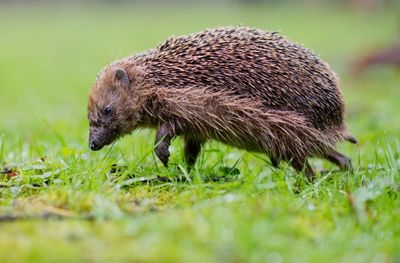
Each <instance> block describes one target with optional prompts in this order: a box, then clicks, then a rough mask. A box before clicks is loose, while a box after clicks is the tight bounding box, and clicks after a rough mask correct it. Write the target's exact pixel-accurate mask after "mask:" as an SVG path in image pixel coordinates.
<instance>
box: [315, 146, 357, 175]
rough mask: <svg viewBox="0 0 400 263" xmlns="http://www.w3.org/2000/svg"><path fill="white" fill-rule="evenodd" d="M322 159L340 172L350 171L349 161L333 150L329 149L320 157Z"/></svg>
mask: <svg viewBox="0 0 400 263" xmlns="http://www.w3.org/2000/svg"><path fill="white" fill-rule="evenodd" d="M322 158H324V159H326V160H328V161H330V162H331V163H333V164H335V165H337V166H338V167H339V168H340V170H342V171H351V170H353V166H352V164H351V159H350V158H349V157H347V156H346V155H344V154H342V153H340V152H338V151H336V150H335V149H333V148H329V149H328V151H327V152H326V153H325V154H324V155H323V156H322Z"/></svg>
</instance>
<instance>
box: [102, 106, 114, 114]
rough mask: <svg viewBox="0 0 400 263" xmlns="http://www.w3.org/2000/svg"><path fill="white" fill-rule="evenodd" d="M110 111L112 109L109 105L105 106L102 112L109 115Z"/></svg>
mask: <svg viewBox="0 0 400 263" xmlns="http://www.w3.org/2000/svg"><path fill="white" fill-rule="evenodd" d="M112 112H113V110H112V108H111V107H106V108H105V109H104V114H105V115H106V116H108V115H110V114H111V113H112Z"/></svg>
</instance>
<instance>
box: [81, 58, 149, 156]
mask: <svg viewBox="0 0 400 263" xmlns="http://www.w3.org/2000/svg"><path fill="white" fill-rule="evenodd" d="M131 75H132V74H130V73H128V71H127V70H126V68H124V67H123V66H121V65H110V66H108V67H107V68H105V69H104V70H103V71H102V72H101V73H100V74H99V76H98V78H97V80H96V81H95V83H94V85H93V87H92V88H91V90H90V92H89V102H88V119H89V125H90V132H89V147H90V149H92V150H94V151H97V150H100V149H101V148H103V147H104V146H105V145H108V144H111V143H112V142H113V141H114V140H116V139H117V138H119V137H121V136H123V135H125V134H128V133H130V132H131V131H132V130H134V129H135V128H136V126H137V125H138V122H139V119H140V109H141V105H140V100H139V95H138V94H137V89H136V87H135V86H136V85H135V83H136V81H135V80H136V79H135V77H134V76H131ZM133 75H134V74H133Z"/></svg>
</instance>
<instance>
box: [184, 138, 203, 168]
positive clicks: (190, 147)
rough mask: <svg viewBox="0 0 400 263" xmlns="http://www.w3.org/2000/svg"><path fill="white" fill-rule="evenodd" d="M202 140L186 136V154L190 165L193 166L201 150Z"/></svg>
mask: <svg viewBox="0 0 400 263" xmlns="http://www.w3.org/2000/svg"><path fill="white" fill-rule="evenodd" d="M203 143H204V142H203V141H202V140H198V139H194V138H191V137H185V146H184V156H185V160H186V163H187V165H188V167H192V166H193V165H194V163H195V162H196V159H197V157H198V155H199V153H200V151H201V146H202V144H203Z"/></svg>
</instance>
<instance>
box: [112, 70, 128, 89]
mask: <svg viewBox="0 0 400 263" xmlns="http://www.w3.org/2000/svg"><path fill="white" fill-rule="evenodd" d="M114 84H115V85H116V86H120V87H123V88H125V89H129V87H130V84H131V82H130V80H129V76H128V73H127V72H126V71H125V70H124V69H122V68H119V69H117V70H115V73H114Z"/></svg>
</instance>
